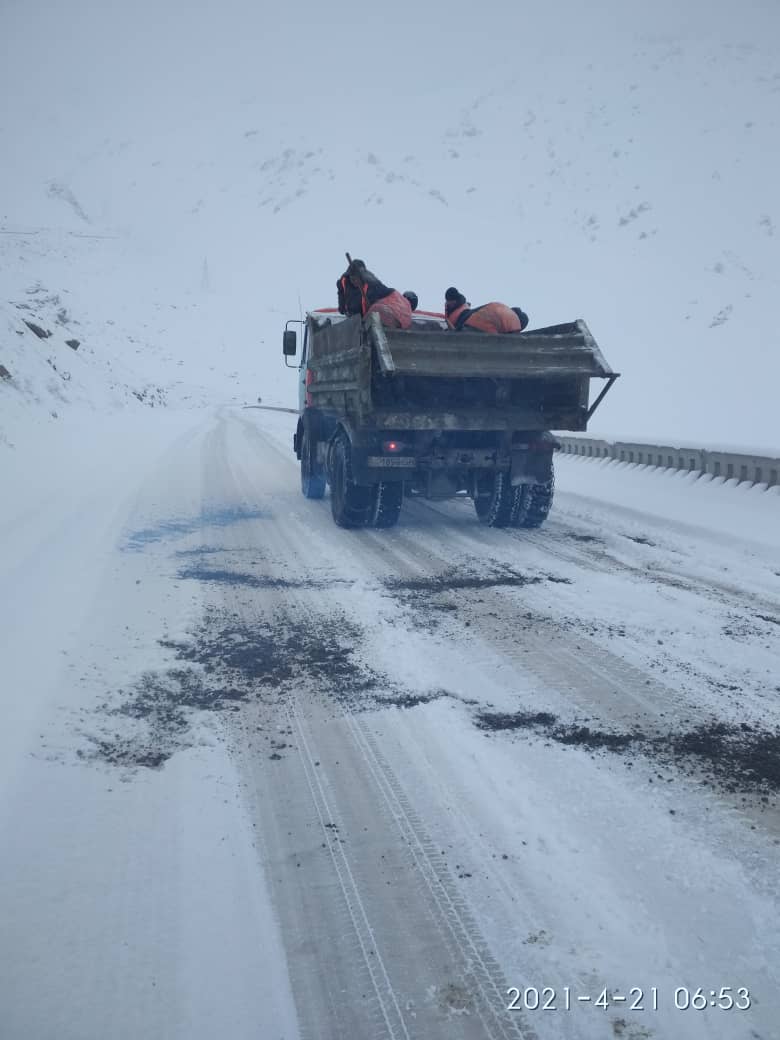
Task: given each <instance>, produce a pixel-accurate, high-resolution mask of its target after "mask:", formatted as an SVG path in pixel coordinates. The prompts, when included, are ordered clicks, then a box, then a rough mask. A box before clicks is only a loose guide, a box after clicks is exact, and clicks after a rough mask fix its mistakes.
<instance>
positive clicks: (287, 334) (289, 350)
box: [282, 329, 298, 357]
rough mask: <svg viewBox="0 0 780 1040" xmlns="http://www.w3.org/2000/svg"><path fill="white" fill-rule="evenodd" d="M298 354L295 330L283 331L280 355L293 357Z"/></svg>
mask: <svg viewBox="0 0 780 1040" xmlns="http://www.w3.org/2000/svg"><path fill="white" fill-rule="evenodd" d="M297 352H298V342H297V334H296V332H295V329H285V330H284V333H283V335H282V353H283V354H284V356H285V357H295V355H296V354H297Z"/></svg>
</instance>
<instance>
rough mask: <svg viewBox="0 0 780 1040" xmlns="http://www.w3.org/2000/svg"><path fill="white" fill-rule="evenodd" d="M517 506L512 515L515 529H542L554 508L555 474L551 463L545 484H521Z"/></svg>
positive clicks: (518, 490) (518, 489) (517, 489)
mask: <svg viewBox="0 0 780 1040" xmlns="http://www.w3.org/2000/svg"><path fill="white" fill-rule="evenodd" d="M516 491H517V492H519V493H520V494H518V498H517V504H516V507H515V509H514V510H513V513H512V526H513V527H541V526H542V524H543V523H544V521H545V520H546V519H547V516H548V514H549V512H550V509H551V508H552V503H553V496H554V495H555V474H554V473H553V468H552V463H550V476H549V477H548V479H547V480H546V481H545V482H544V483H543V484H521V485H520V486H519V487H518V488H516Z"/></svg>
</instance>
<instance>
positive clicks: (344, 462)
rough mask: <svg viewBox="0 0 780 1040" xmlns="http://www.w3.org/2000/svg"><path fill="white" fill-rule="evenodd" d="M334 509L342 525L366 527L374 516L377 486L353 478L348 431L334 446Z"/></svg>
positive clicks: (331, 469)
mask: <svg viewBox="0 0 780 1040" xmlns="http://www.w3.org/2000/svg"><path fill="white" fill-rule="evenodd" d="M330 451H331V459H330V508H331V512H332V513H333V519H334V520H335V521H336V523H337V524H338V526H339V527H365V526H366V525H367V524H368V523H370V522H371V520H372V518H373V508H374V496H373V488H371V487H367V486H364V485H362V484H356V483H355V482H354V480H353V479H352V445H351V444H350V443H349V438H348V437H347V436H346V435H345V434H344V433H338V434H336V437H335V440H334V441H333V444H332V445H331V449H330Z"/></svg>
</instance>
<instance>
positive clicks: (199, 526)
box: [122, 506, 265, 551]
mask: <svg viewBox="0 0 780 1040" xmlns="http://www.w3.org/2000/svg"><path fill="white" fill-rule="evenodd" d="M264 515H265V514H264V513H263V512H262V510H260V509H249V508H247V507H243V506H230V507H228V508H224V509H204V510H202V511H201V513H200V514H199V515H198V516H192V517H172V518H171V519H169V520H161V521H160V522H159V523H158V524H155V525H154V527H144V528H142V529H141V530H140V531H132V532H131V533H130V534H128V535H127V537H126V538H125V540H124V544H123V545H122V549H123V550H126V551H127V550H138V549H144V548H146V546H147V545H153V544H154V543H155V542H163V541H166V540H167V539H169V538H183V537H184V536H185V535H188V534H194V533H195V532H196V531H202V530H204V529H205V528H207V527H230V526H231V525H232V524H237V523H240V522H241V521H242V520H261V519H262V518H263V516H264Z"/></svg>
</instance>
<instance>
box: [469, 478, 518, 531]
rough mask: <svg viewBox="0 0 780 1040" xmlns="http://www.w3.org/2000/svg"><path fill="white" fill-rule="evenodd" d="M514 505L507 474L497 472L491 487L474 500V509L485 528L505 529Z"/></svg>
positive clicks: (513, 493) (513, 489) (512, 491)
mask: <svg viewBox="0 0 780 1040" xmlns="http://www.w3.org/2000/svg"><path fill="white" fill-rule="evenodd" d="M514 503H515V488H513V487H512V484H511V483H510V478H509V473H504V472H499V473H496V474H495V476H494V477H493V485H492V487H491V488H490V489H489V490H487V491H486V492H485V493H484V494H482V495H478V496H477V497H476V498H475V499H474V508H475V509H476V511H477V516H478V517H479V519H480V522H481V523H483V524H485V526H486V527H506V525H507V524H509V523H511V520H512V507H513V505H514Z"/></svg>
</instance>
